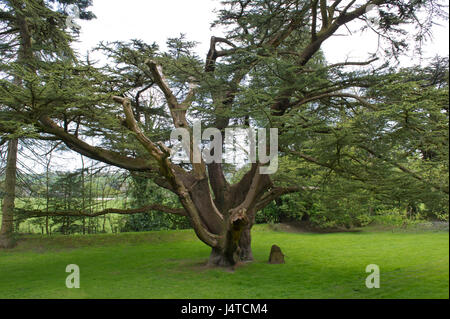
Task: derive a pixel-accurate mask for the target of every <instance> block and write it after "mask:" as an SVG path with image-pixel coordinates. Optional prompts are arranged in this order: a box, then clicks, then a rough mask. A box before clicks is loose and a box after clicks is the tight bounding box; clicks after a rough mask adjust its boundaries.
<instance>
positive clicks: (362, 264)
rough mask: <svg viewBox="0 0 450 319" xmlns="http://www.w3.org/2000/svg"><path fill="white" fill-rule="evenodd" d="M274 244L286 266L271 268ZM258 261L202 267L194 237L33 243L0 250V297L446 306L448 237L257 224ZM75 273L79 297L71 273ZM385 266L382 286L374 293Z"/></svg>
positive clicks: (202, 253)
mask: <svg viewBox="0 0 450 319" xmlns="http://www.w3.org/2000/svg"><path fill="white" fill-rule="evenodd" d="M272 244H277V245H279V246H280V247H281V248H282V250H283V252H284V253H285V255H286V264H283V265H270V264H268V263H267V259H268V254H269V250H270V247H271V245H272ZM253 251H254V255H255V261H254V262H253V263H250V264H246V265H242V266H240V267H239V268H237V269H236V270H235V271H231V270H229V269H217V268H216V269H211V268H206V267H205V266H204V264H205V262H206V259H207V257H208V254H209V248H208V247H207V246H205V245H204V244H203V243H201V242H200V241H199V240H198V239H197V238H196V237H195V235H194V234H193V232H192V231H190V230H186V231H160V232H147V233H122V234H101V235H86V236H52V237H50V238H48V237H46V236H36V235H33V236H28V237H25V238H24V239H23V240H22V241H20V243H19V245H18V247H16V248H15V249H12V250H7V251H5V250H3V251H0V298H448V297H449V235H448V232H419V233H402V232H399V233H396V232H380V231H377V232H373V231H362V232H358V233H333V234H312V233H286V232H280V231H273V230H271V228H269V227H268V226H267V225H257V226H255V228H254V231H253ZM68 264H77V265H79V267H80V272H81V288H80V289H68V288H66V286H65V279H66V276H67V275H68V273H66V272H65V269H66V266H67V265H68ZM368 264H377V265H379V267H380V270H381V287H380V288H379V289H367V288H366V286H365V278H366V276H367V275H368V274H367V273H365V268H366V266H367V265H368Z"/></svg>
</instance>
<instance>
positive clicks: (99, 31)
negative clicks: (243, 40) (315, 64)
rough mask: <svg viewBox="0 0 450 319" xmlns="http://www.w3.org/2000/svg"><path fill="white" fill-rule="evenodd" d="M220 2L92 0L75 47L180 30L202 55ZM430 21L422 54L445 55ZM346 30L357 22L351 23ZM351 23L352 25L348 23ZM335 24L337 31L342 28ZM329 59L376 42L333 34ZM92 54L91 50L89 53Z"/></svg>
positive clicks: (442, 32) (440, 29) (359, 55)
mask: <svg viewBox="0 0 450 319" xmlns="http://www.w3.org/2000/svg"><path fill="white" fill-rule="evenodd" d="M219 7H220V1H219V0H127V1H125V2H124V1H123V0H94V6H93V7H92V9H91V10H92V11H93V12H94V13H95V15H96V16H97V19H95V20H91V21H81V20H76V22H77V23H78V24H79V25H81V26H82V29H81V35H80V38H79V41H80V42H79V43H77V44H76V45H75V47H76V48H77V49H78V51H79V53H81V54H84V53H86V52H87V51H88V50H89V49H91V48H93V47H94V46H95V45H96V44H98V43H99V42H100V41H115V40H130V39H142V40H144V41H145V42H148V43H151V42H153V41H155V42H157V43H158V44H159V45H160V46H161V47H162V48H164V45H165V41H166V39H167V38H168V37H176V36H178V35H179V34H180V33H185V34H186V36H187V37H188V39H190V40H195V41H197V42H199V43H200V44H199V46H198V49H197V53H198V54H200V56H203V55H206V53H207V51H208V44H209V39H210V37H211V36H212V35H215V36H218V35H220V31H217V30H211V29H210V23H211V22H212V21H213V20H214V18H215V15H216V14H215V13H214V9H216V8H219ZM442 24H443V25H442V26H435V27H434V30H433V31H434V32H433V33H434V39H433V41H432V42H428V43H426V44H425V46H424V56H425V57H433V56H435V55H436V54H439V55H443V56H446V55H448V52H449V26H448V22H442ZM349 26H350V28H351V30H352V31H354V30H356V29H357V27H353V28H352V27H351V26H352V24H349ZM353 26H354V25H353ZM345 32H346V29H345V28H343V27H342V28H341V30H339V33H341V34H342V33H345ZM322 48H323V50H324V52H325V55H326V57H327V59H328V60H329V61H330V62H341V61H343V60H345V59H346V58H349V59H364V58H367V57H368V52H374V51H375V50H376V48H377V38H376V37H375V36H374V35H371V34H370V33H368V32H366V33H365V34H363V35H361V34H359V33H354V35H353V36H348V37H343V36H335V37H332V38H331V39H328V40H327V41H326V42H325V43H324V45H323V46H322ZM94 57H95V56H94ZM415 62H417V63H418V62H420V61H419V60H418V59H417V55H415V54H414V53H413V52H410V53H409V56H408V57H404V58H403V59H402V60H401V63H402V65H405V66H407V65H409V64H411V63H415Z"/></svg>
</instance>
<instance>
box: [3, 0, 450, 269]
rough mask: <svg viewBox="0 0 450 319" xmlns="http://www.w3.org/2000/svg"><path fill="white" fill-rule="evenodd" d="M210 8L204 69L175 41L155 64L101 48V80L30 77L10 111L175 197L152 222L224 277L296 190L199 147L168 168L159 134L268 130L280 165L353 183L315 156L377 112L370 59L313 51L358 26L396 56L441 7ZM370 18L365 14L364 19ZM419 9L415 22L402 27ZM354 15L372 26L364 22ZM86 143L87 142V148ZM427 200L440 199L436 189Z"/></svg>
mask: <svg viewBox="0 0 450 319" xmlns="http://www.w3.org/2000/svg"><path fill="white" fill-rule="evenodd" d="M223 5H224V7H223V10H221V11H220V13H219V16H218V20H217V21H216V22H215V24H216V25H220V26H222V27H224V28H225V29H226V30H227V32H226V36H225V37H212V38H211V41H210V49H209V52H208V54H207V56H206V58H205V59H204V60H202V59H201V58H199V57H197V56H196V55H194V54H193V53H192V50H191V49H192V47H193V45H194V44H193V43H191V42H188V41H186V40H185V39H184V38H183V37H181V38H179V39H169V41H168V44H169V51H168V52H165V53H164V52H163V53H161V52H159V50H158V48H157V47H156V46H155V45H147V44H144V43H142V42H141V41H133V42H132V43H130V44H124V43H114V44H112V45H104V46H102V47H101V49H102V50H104V51H105V52H107V54H108V55H109V57H111V58H112V59H113V61H114V67H111V68H109V69H107V70H105V73H104V75H102V76H100V75H99V74H98V73H97V71H95V70H92V68H91V66H90V65H88V66H86V67H84V68H71V69H70V70H68V69H67V68H65V67H61V70H60V72H59V73H55V72H54V70H53V73H52V74H48V75H47V76H45V74H44V73H43V74H42V75H41V77H40V78H39V80H38V79H37V78H36V79H35V81H34V82H33V81H32V80H33V77H31V78H30V81H31V82H33V89H32V90H31V91H33V92H35V91H39V92H40V93H41V94H40V95H38V96H33V99H32V100H30V97H29V94H28V95H27V94H24V93H23V92H22V93H21V94H18V96H20V97H21V99H22V100H21V101H20V103H24V104H25V105H27V106H28V107H27V108H25V109H21V110H16V109H14V112H18V114H20V116H21V118H25V119H26V120H25V121H24V122H25V123H27V124H29V125H31V126H32V128H33V129H34V130H35V132H37V133H38V134H42V133H44V134H49V136H54V137H57V138H58V139H60V140H62V141H63V142H65V144H66V145H67V146H68V147H69V148H71V149H72V150H74V151H76V152H78V153H81V154H83V155H85V156H88V157H90V158H92V159H96V160H99V161H102V162H105V163H108V164H111V165H114V166H117V167H121V168H124V169H127V170H129V171H132V172H134V173H135V174H138V175H140V176H142V177H146V178H151V179H152V180H153V181H154V182H155V184H156V185H158V186H160V187H163V188H165V189H167V190H169V191H171V192H173V193H174V194H176V196H177V197H178V199H179V201H180V203H181V206H182V208H181V209H179V208H174V207H164V206H162V205H157V206H158V207H157V208H156V209H158V210H160V211H164V212H167V213H172V214H179V215H183V216H187V217H188V218H189V220H190V221H191V224H192V227H193V228H194V230H195V233H196V234H197V236H198V238H199V239H200V240H202V241H203V242H204V243H205V244H207V245H208V246H210V247H211V248H212V252H211V256H210V260H209V262H210V264H214V265H233V264H235V263H237V262H239V261H248V260H252V259H253V256H252V251H251V234H250V232H251V228H252V225H253V223H254V219H255V214H256V212H257V211H258V210H261V209H263V208H264V207H265V206H266V205H268V204H269V203H271V202H272V201H273V200H275V199H277V198H279V197H280V196H283V195H284V194H288V193H292V192H298V191H301V190H302V189H304V188H303V187H302V185H298V184H297V185H289V184H288V183H282V184H277V183H276V182H274V179H273V178H271V176H270V175H268V174H262V173H261V170H260V168H261V167H262V166H263V164H262V163H261V162H260V161H258V162H256V163H252V164H250V165H249V166H248V170H247V171H246V172H245V173H244V174H243V175H242V177H241V178H240V179H239V180H238V181H237V182H236V183H233V184H232V183H230V180H229V179H227V177H226V176H227V174H226V167H225V165H224V164H222V163H221V162H213V163H207V162H205V160H204V158H200V161H199V162H195V161H193V154H194V150H195V149H196V148H199V147H200V146H201V145H199V143H198V141H195V140H193V139H191V140H190V143H188V145H187V146H186V147H187V148H188V150H189V151H190V152H189V153H190V156H191V158H190V160H191V161H190V162H191V164H189V165H186V164H179V163H176V162H174V161H173V160H172V157H171V156H170V154H171V150H170V149H169V145H170V144H169V143H168V141H169V133H170V130H171V129H173V128H183V129H187V130H188V131H189V132H191V133H192V130H193V128H192V126H193V125H192V124H193V121H194V119H197V120H202V122H203V125H204V127H215V128H217V129H219V130H220V131H222V132H224V130H225V129H226V128H229V127H235V126H241V127H248V126H253V127H258V128H269V127H272V128H278V130H279V132H280V144H281V145H280V146H281V147H280V155H283V154H288V153H293V154H296V156H297V157H298V158H302V159H305V160H307V161H309V162H310V163H314V164H317V165H319V166H324V165H325V166H329V167H330V168H332V169H333V170H334V171H336V172H338V173H342V174H343V175H346V176H349V178H358V174H357V172H354V173H352V174H349V173H348V170H347V169H345V167H344V168H343V167H341V166H339V165H335V164H336V163H338V160H337V159H336V157H335V158H331V157H330V154H328V153H327V150H329V149H330V148H331V147H333V148H334V149H336V147H337V150H338V151H337V153H339V150H340V148H339V146H340V145H343V144H345V143H347V142H348V143H347V144H355V143H356V141H355V140H352V139H346V134H345V133H346V132H348V130H347V128H349V127H351V123H352V116H351V114H352V112H355V113H354V114H360V113H364V112H369V113H370V112H371V111H373V110H374V109H376V108H377V106H378V105H380V107H385V106H386V104H383V103H382V101H380V100H377V99H375V98H374V96H372V94H373V93H374V92H375V91H371V90H370V88H371V87H373V86H374V85H375V83H376V78H377V76H378V74H380V73H382V72H386V70H384V69H382V68H375V69H370V68H365V66H367V65H369V64H370V63H372V62H374V61H375V59H369V60H368V61H344V62H342V63H338V64H327V62H326V61H325V60H324V58H323V56H322V54H321V52H320V48H321V46H322V44H323V43H324V42H325V41H326V40H327V39H329V38H330V37H332V36H333V35H335V34H336V33H337V32H341V31H342V32H344V31H345V30H346V28H355V27H361V26H363V27H364V26H366V27H367V26H368V27H369V28H370V29H372V30H373V31H374V32H376V33H378V34H379V36H380V37H381V38H383V39H386V42H387V44H389V46H388V48H386V51H385V54H386V55H389V56H390V57H396V56H397V55H398V54H400V53H401V51H402V50H403V49H404V48H405V47H406V46H407V43H406V42H405V39H404V37H405V32H404V30H403V29H402V27H403V25H408V24H412V23H417V26H418V28H417V30H418V33H417V35H416V39H418V40H420V39H422V38H423V37H425V36H426V35H427V33H428V31H429V28H430V24H429V22H430V19H431V18H432V17H431V15H432V14H434V13H439V14H440V13H441V7H440V5H439V4H437V3H436V2H435V1H430V0H428V1H418V0H410V1H382V0H372V1H355V0H352V1H342V0H335V1H319V0H312V1H305V0H281V1H265V0H255V1H243V0H230V1H224V2H223ZM373 6H376V7H377V8H378V10H372V11H370V10H369V9H371V8H372V7H373ZM419 10H422V11H423V12H422V13H423V16H425V21H424V20H423V19H420V17H418V16H417V15H416V13H417V12H418V11H419ZM368 11H370V12H371V14H376V15H378V18H379V19H378V20H376V21H375V22H373V21H371V22H369V17H368V16H367V12H368ZM119 23H120V21H119ZM365 23H367V25H366V24H365ZM349 67H350V68H351V67H359V68H360V70H358V71H353V70H351V69H350V70H347V69H346V68H349ZM12 92H14V86H13V85H11V84H10V83H8V85H5V86H4V89H3V96H5V98H4V100H5V101H4V102H3V103H4V104H5V105H14V104H15V103H18V102H17V101H16V102H14V99H13V98H12V97H11V96H12V94H13V93H12ZM149 92H150V93H151V94H152V96H151V97H149V96H148V94H149ZM157 92H160V93H162V99H158V98H157V97H158V94H157ZM111 100H114V101H115V102H116V103H117V104H114V103H111ZM30 101H31V102H30ZM149 101H150V102H151V103H150V102H149ZM122 114H124V115H125V116H124V117H123V118H122ZM305 116H306V117H305ZM0 123H1V122H0ZM386 123H388V121H387V122H385V124H386ZM360 124H361V123H360ZM388 124H389V123H388ZM0 125H1V124H0ZM343 128H344V129H343ZM341 132H342V133H341ZM311 134H325V135H326V136H330V135H331V136H332V137H334V139H333V140H330V139H328V141H332V142H329V143H328V144H327V142H326V141H325V142H324V143H323V144H322V145H319V146H323V147H322V148H321V150H322V151H323V152H325V153H323V158H319V159H317V158H314V157H312V156H311V155H308V154H306V153H304V152H301V149H302V148H303V147H304V145H302V144H301V143H298V140H299V139H300V140H301V141H303V140H306V141H307V140H308V138H309V137H310V136H311ZM192 135H193V134H190V136H191V137H192ZM88 136H90V137H95V138H94V139H91V141H92V142H91V143H88V142H87V140H86V137H88ZM222 136H223V134H222ZM352 136H354V135H352ZM374 136H375V137H376V130H370V131H369V132H368V133H367V134H363V135H362V137H361V138H360V139H359V140H358V142H359V144H357V145H358V146H361V145H364V143H363V142H362V138H364V139H369V140H370V138H371V137H374ZM313 141H314V140H313V139H312V140H311V141H310V142H311V143H312V142H313ZM336 141H338V143H336ZM341 142H342V143H341ZM325 144H326V145H325ZM306 146H308V145H306ZM388 150H390V149H388ZM377 151H379V152H377ZM361 155H363V156H365V157H371V156H375V157H381V159H382V160H383V163H386V162H389V163H390V165H391V166H396V165H397V167H398V168H400V170H402V171H403V172H404V173H405V174H409V175H413V176H417V177H419V178H418V179H419V180H421V181H422V182H424V183H425V184H427V185H428V184H429V183H428V181H427V180H425V179H424V178H422V177H420V176H419V175H417V174H416V173H415V172H413V171H411V169H409V168H406V167H404V166H403V165H401V164H398V163H397V162H395V160H386V159H387V155H390V154H386V149H377V150H372V149H371V148H368V149H367V150H365V153H361ZM337 158H339V157H337ZM361 167H364V166H361ZM359 169H360V167H359V168H358V170H359ZM354 171H355V170H354ZM433 187H435V188H436V191H437V192H439V191H444V193H448V189H445V187H441V186H440V185H434V186H433Z"/></svg>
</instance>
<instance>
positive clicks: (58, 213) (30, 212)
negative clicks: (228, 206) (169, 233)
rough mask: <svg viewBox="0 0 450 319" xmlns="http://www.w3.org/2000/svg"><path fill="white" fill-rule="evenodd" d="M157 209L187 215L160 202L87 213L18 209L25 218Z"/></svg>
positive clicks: (138, 211) (92, 215)
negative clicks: (138, 206) (132, 207)
mask: <svg viewBox="0 0 450 319" xmlns="http://www.w3.org/2000/svg"><path fill="white" fill-rule="evenodd" d="M151 210H154V211H159V212H163V213H167V214H172V215H178V216H188V214H187V213H186V211H185V210H184V209H183V208H175V207H168V206H164V205H160V204H151V205H146V206H143V207H140V208H134V209H120V208H108V209H105V210H102V211H98V212H94V213H88V212H83V211H53V212H46V211H41V210H20V212H21V213H24V214H26V218H34V217H45V216H55V217H62V216H67V217H97V216H103V215H107V214H120V215H133V214H139V213H146V212H148V211H151Z"/></svg>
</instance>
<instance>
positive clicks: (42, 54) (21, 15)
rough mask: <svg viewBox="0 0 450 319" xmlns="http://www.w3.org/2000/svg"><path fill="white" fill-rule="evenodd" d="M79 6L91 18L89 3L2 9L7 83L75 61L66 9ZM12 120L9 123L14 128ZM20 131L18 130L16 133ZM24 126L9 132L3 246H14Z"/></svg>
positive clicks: (20, 4)
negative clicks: (63, 60) (20, 141)
mask: <svg viewBox="0 0 450 319" xmlns="http://www.w3.org/2000/svg"><path fill="white" fill-rule="evenodd" d="M69 4H76V5H77V6H78V8H79V9H80V12H81V16H80V18H82V19H91V18H92V17H93V15H92V13H90V12H88V11H86V8H87V7H89V6H90V5H91V1H90V0H60V1H55V0H50V1H42V0H23V1H22V0H10V1H5V2H3V3H2V5H1V7H0V10H1V11H0V23H1V24H0V30H1V33H0V52H1V55H2V62H1V72H2V74H5V77H4V79H5V80H6V81H13V82H14V83H15V84H16V85H17V86H22V85H25V86H27V83H26V81H25V83H24V79H23V77H22V76H21V75H20V74H19V73H20V72H12V71H13V70H17V69H22V70H26V71H27V72H38V70H39V69H40V68H41V67H42V66H43V64H46V63H47V62H48V61H52V60H53V61H54V60H55V58H57V57H59V58H61V57H65V58H66V59H72V58H73V54H72V50H71V49H70V42H71V36H70V35H69V34H68V33H67V32H65V28H66V27H67V26H66V19H67V16H68V15H67V13H65V11H64V10H65V8H66V7H67V5H69ZM4 106H5V107H6V108H10V109H18V108H20V107H23V106H24V105H22V106H17V105H15V106H12V105H8V104H6V105H4ZM11 122H12V121H9V124H10V125H11ZM17 129H18V130H17ZM21 129H23V127H20V128H19V127H17V126H16V125H15V124H14V123H12V127H9V128H8V130H9V132H13V135H11V136H9V141H8V157H7V163H6V175H5V195H4V199H3V205H2V228H1V230H0V247H5V248H9V247H12V246H13V245H14V240H13V238H12V233H13V212H14V199H15V184H16V168H17V164H16V162H17V147H18V138H17V137H18V136H19V135H20V130H21Z"/></svg>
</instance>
